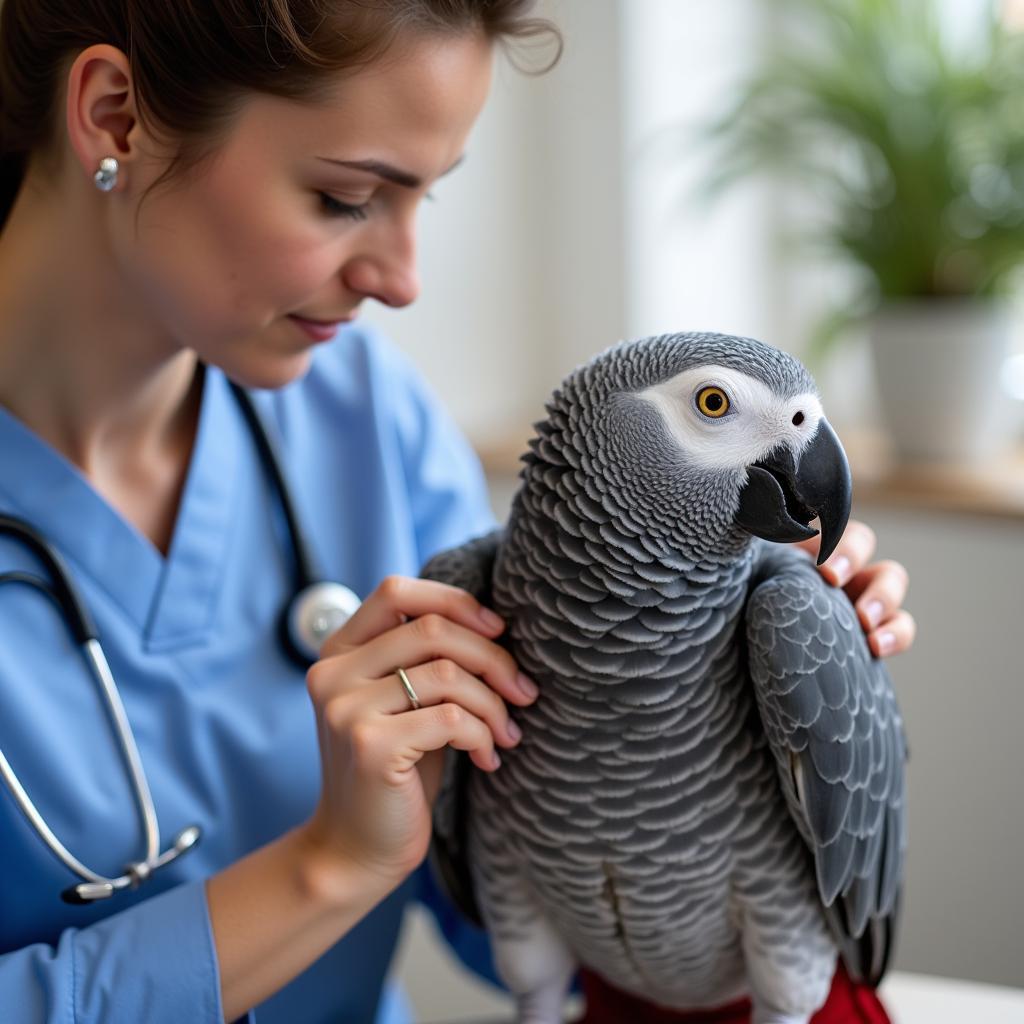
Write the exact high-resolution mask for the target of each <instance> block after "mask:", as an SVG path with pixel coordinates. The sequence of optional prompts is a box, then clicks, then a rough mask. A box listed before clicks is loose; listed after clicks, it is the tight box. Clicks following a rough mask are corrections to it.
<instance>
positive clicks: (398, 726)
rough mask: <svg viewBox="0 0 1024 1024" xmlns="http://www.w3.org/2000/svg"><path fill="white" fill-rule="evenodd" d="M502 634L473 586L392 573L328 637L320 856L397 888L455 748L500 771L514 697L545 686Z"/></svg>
mask: <svg viewBox="0 0 1024 1024" xmlns="http://www.w3.org/2000/svg"><path fill="white" fill-rule="evenodd" d="M503 629H504V624H503V623H502V622H501V620H500V619H499V618H498V617H497V616H496V615H494V613H493V612H489V611H486V610H485V609H483V608H482V607H481V606H480V605H479V604H478V603H477V602H476V601H475V600H474V599H473V597H471V596H470V595H469V594H468V593H466V592H465V591H464V590H460V589H458V588H457V587H451V586H447V585H445V584H443V583H436V582H433V581H429V580H418V579H411V578H406V577H401V576H392V577H389V578H388V579H386V580H384V582H383V583H381V585H380V586H379V587H378V588H377V589H376V590H375V591H374V592H373V593H372V594H371V595H370V596H369V597H368V598H367V599H366V601H364V602H363V605H362V607H360V609H359V610H358V611H357V612H356V613H355V615H353V616H352V618H351V619H349V621H348V622H347V623H346V624H345V625H344V626H342V627H341V629H339V630H338V631H337V632H336V633H334V634H333V635H332V636H331V637H330V638H329V639H328V641H327V643H326V644H325V647H324V650H323V652H322V657H321V660H320V661H318V662H317V663H316V664H315V665H314V666H313V667H312V668H311V669H310V670H309V673H308V676H307V687H308V690H309V695H310V698H311V699H312V701H313V705H314V708H315V710H316V718H317V727H318V737H319V743H320V760H321V766H322V771H323V788H322V792H321V797H320V802H319V804H318V806H317V808H316V810H315V812H314V814H313V817H312V818H311V819H310V821H309V822H308V823H307V829H308V830H309V834H310V836H311V837H312V838H313V839H314V841H315V844H316V846H317V848H318V850H319V852H321V853H323V852H325V851H326V852H327V853H329V854H331V855H333V856H336V857H337V858H340V859H341V861H342V862H344V863H348V864H353V863H354V864H355V865H356V866H358V867H362V868H365V869H369V870H370V872H371V873H372V874H373V875H375V876H377V877H380V878H381V879H383V881H384V882H385V884H388V885H390V886H392V887H393V886H395V885H397V884H398V883H399V882H401V881H402V879H404V878H405V877H406V875H408V874H409V873H410V872H411V871H413V870H414V869H415V868H416V867H417V866H418V865H419V863H420V862H421V861H422V859H423V857H424V856H425V854H426V851H427V847H428V844H429V841H430V830H431V815H430V805H431V802H432V801H433V799H434V798H435V797H436V795H437V791H438V788H439V785H440V781H441V769H442V765H443V756H444V749H445V747H447V746H449V745H450V746H452V747H455V748H456V749H458V750H466V751H469V754H470V757H471V758H472V760H473V762H474V763H475V764H476V765H477V766H478V767H480V768H482V769H483V770H485V771H494V770H495V769H496V768H497V766H498V764H499V763H500V762H499V760H498V757H497V752H496V750H495V747H496V746H498V747H512V746H515V745H516V743H518V742H519V738H520V737H519V732H518V729H517V728H516V727H515V726H514V725H513V724H512V723H511V721H510V719H509V714H508V709H507V707H506V705H505V701H506V700H508V701H511V702H512V703H514V704H518V705H527V704H530V703H532V702H533V700H535V699H536V687H532V684H531V683H530V682H529V681H528V680H524V677H522V676H521V675H520V673H519V671H518V669H517V667H516V664H515V662H514V661H513V659H512V656H511V655H510V654H509V653H508V652H507V651H506V650H504V649H503V648H501V647H499V646H498V645H497V644H495V643H494V642H493V640H494V638H495V637H497V636H499V635H500V633H501V632H502V630H503ZM399 666H400V667H401V668H403V669H404V670H405V672H406V676H407V677H408V679H409V682H410V683H411V685H412V688H413V690H414V691H415V693H416V696H417V699H418V701H419V703H420V705H421V707H420V708H418V709H416V708H414V707H413V704H412V701H411V698H410V697H409V695H408V694H407V693H406V691H405V689H404V687H403V685H402V683H401V680H400V679H399V677H398V675H396V673H395V669H396V667H399ZM531 687H532V688H531Z"/></svg>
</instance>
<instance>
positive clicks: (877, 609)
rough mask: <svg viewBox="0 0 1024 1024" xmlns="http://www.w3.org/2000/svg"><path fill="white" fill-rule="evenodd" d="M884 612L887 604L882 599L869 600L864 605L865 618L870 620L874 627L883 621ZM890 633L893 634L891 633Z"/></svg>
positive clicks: (870, 624) (871, 625) (869, 622)
mask: <svg viewBox="0 0 1024 1024" xmlns="http://www.w3.org/2000/svg"><path fill="white" fill-rule="evenodd" d="M884 612H885V606H884V605H883V604H882V602H881V601H869V602H868V603H867V605H865V607H864V618H865V619H867V620H868V625H869V626H870V627H871V628H872V629H874V628H875V626H877V625H878V624H879V623H880V622H881V621H882V615H883V614H884ZM888 635H889V636H892V634H891V633H889V634H888Z"/></svg>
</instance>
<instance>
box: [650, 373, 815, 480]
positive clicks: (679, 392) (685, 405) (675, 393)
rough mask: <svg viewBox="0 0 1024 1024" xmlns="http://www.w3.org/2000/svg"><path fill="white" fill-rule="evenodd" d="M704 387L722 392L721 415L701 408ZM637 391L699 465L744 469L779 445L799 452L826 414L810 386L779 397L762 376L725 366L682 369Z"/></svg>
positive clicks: (707, 467) (669, 432)
mask: <svg viewBox="0 0 1024 1024" xmlns="http://www.w3.org/2000/svg"><path fill="white" fill-rule="evenodd" d="M705 388H718V389H720V390H721V391H722V392H723V393H724V394H725V396H726V399H727V400H728V411H727V412H726V413H725V414H724V415H722V416H719V417H717V418H713V417H711V416H708V415H706V414H705V413H703V412H701V411H700V408H699V407H698V396H699V395H700V394H701V392H702V391H703V390H704V389H705ZM639 397H640V398H642V399H644V400H645V401H647V402H650V403H651V405H653V406H654V407H655V408H656V409H657V410H658V412H659V413H661V417H662V419H663V420H664V422H665V426H666V428H667V431H668V434H669V436H670V437H672V438H674V439H675V441H676V443H677V444H678V445H679V447H680V448H681V449H682V450H683V451H684V452H686V456H687V459H688V461H690V462H692V463H694V464H696V465H697V466H699V467H701V468H702V469H723V470H742V469H745V468H746V467H747V466H750V465H751V464H753V463H755V462H757V461H758V460H760V459H763V458H764V457H765V456H767V455H768V453H769V452H771V451H773V450H774V449H776V448H780V447H782V446H783V445H785V446H786V447H787V448H789V449H790V451H792V452H793V454H794V455H799V453H800V452H801V451H803V449H804V448H805V447H806V446H807V444H808V443H809V442H810V441H811V439H812V438H813V437H814V434H815V432H816V431H817V429H818V423H819V421H820V420H821V418H822V416H823V415H824V412H823V410H822V408H821V402H820V401H819V400H818V397H817V395H815V394H814V393H813V392H807V393H806V394H802V395H794V396H793V397H792V398H781V397H780V396H779V395H777V394H775V393H774V392H773V391H771V390H770V389H769V388H768V387H767V386H766V385H765V384H763V383H762V382H761V381H759V380H756V379H755V378H753V377H751V376H749V375H748V374H745V373H743V372H742V371H740V370H733V369H730V368H728V367H725V366H713V365H709V366H699V367H695V368H694V369H691V370H686V371H684V372H683V373H680V374H678V375H677V376H675V377H672V378H670V379H669V380H666V381H662V382H661V383H660V384H656V385H655V386H654V387H651V388H647V389H646V390H644V391H641V392H639ZM719 407H720V406H719ZM716 411H717V410H716Z"/></svg>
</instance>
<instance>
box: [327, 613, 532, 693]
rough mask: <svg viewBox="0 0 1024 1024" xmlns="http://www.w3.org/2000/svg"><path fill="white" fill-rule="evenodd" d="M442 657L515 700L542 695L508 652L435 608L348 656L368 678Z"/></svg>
mask: <svg viewBox="0 0 1024 1024" xmlns="http://www.w3.org/2000/svg"><path fill="white" fill-rule="evenodd" d="M438 659H447V660H450V661H453V662H455V663H456V664H458V665H460V666H461V667H462V668H463V669H465V670H466V671H467V672H469V673H470V674H471V675H474V676H477V677H479V678H480V679H483V680H485V681H486V683H487V684H488V686H490V687H491V688H492V689H493V690H495V691H496V692H497V693H499V694H500V695H501V696H502V697H504V698H505V699H506V700H509V701H512V703H514V704H521V705H525V704H530V703H532V701H533V700H534V699H535V697H536V696H537V689H536V686H535V685H534V684H533V683H532V682H531V681H530V680H529V679H527V678H526V677H525V676H523V675H522V673H520V671H519V669H518V667H517V666H516V663H515V659H514V658H513V657H512V655H511V654H509V653H508V651H506V650H505V649H504V648H503V647H499V646H498V645H497V644H495V643H492V642H491V641H490V640H488V639H486V638H485V637H482V636H480V634H479V633H477V632H475V631H474V630H472V629H467V628H466V627H465V626H462V625H460V624H458V623H455V622H451V621H449V620H448V619H447V618H445V617H444V616H443V615H438V614H436V613H434V612H430V613H428V614H426V615H422V616H421V617H420V618H418V619H413V620H412V621H411V622H407V623H405V624H404V625H401V626H398V627H397V628H395V629H392V630H390V631H389V632H388V633H387V634H386V635H385V636H380V637H377V638H376V639H374V640H371V641H370V642H369V643H366V644H364V645H363V646H362V647H361V648H360V649H359V650H358V651H357V652H353V653H352V654H350V655H346V660H347V661H348V662H349V665H350V666H351V669H352V670H353V671H355V672H356V674H357V675H360V676H362V677H363V678H366V679H377V678H380V677H381V676H386V675H390V674H391V673H392V672H394V671H395V668H396V667H399V666H400V667H401V668H404V669H405V670H406V671H407V672H408V670H409V669H410V668H413V667H415V666H417V665H424V664H426V663H427V662H432V661H436V660H438Z"/></svg>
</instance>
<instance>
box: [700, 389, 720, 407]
mask: <svg viewBox="0 0 1024 1024" xmlns="http://www.w3.org/2000/svg"><path fill="white" fill-rule="evenodd" d="M704 404H705V405H706V406H707V408H708V409H709V410H710V411H711V412H718V410H719V409H721V408H722V396H721V395H720V394H718V393H717V392H715V391H712V392H711V394H710V395H707V396H706V397H705V399H704Z"/></svg>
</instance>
